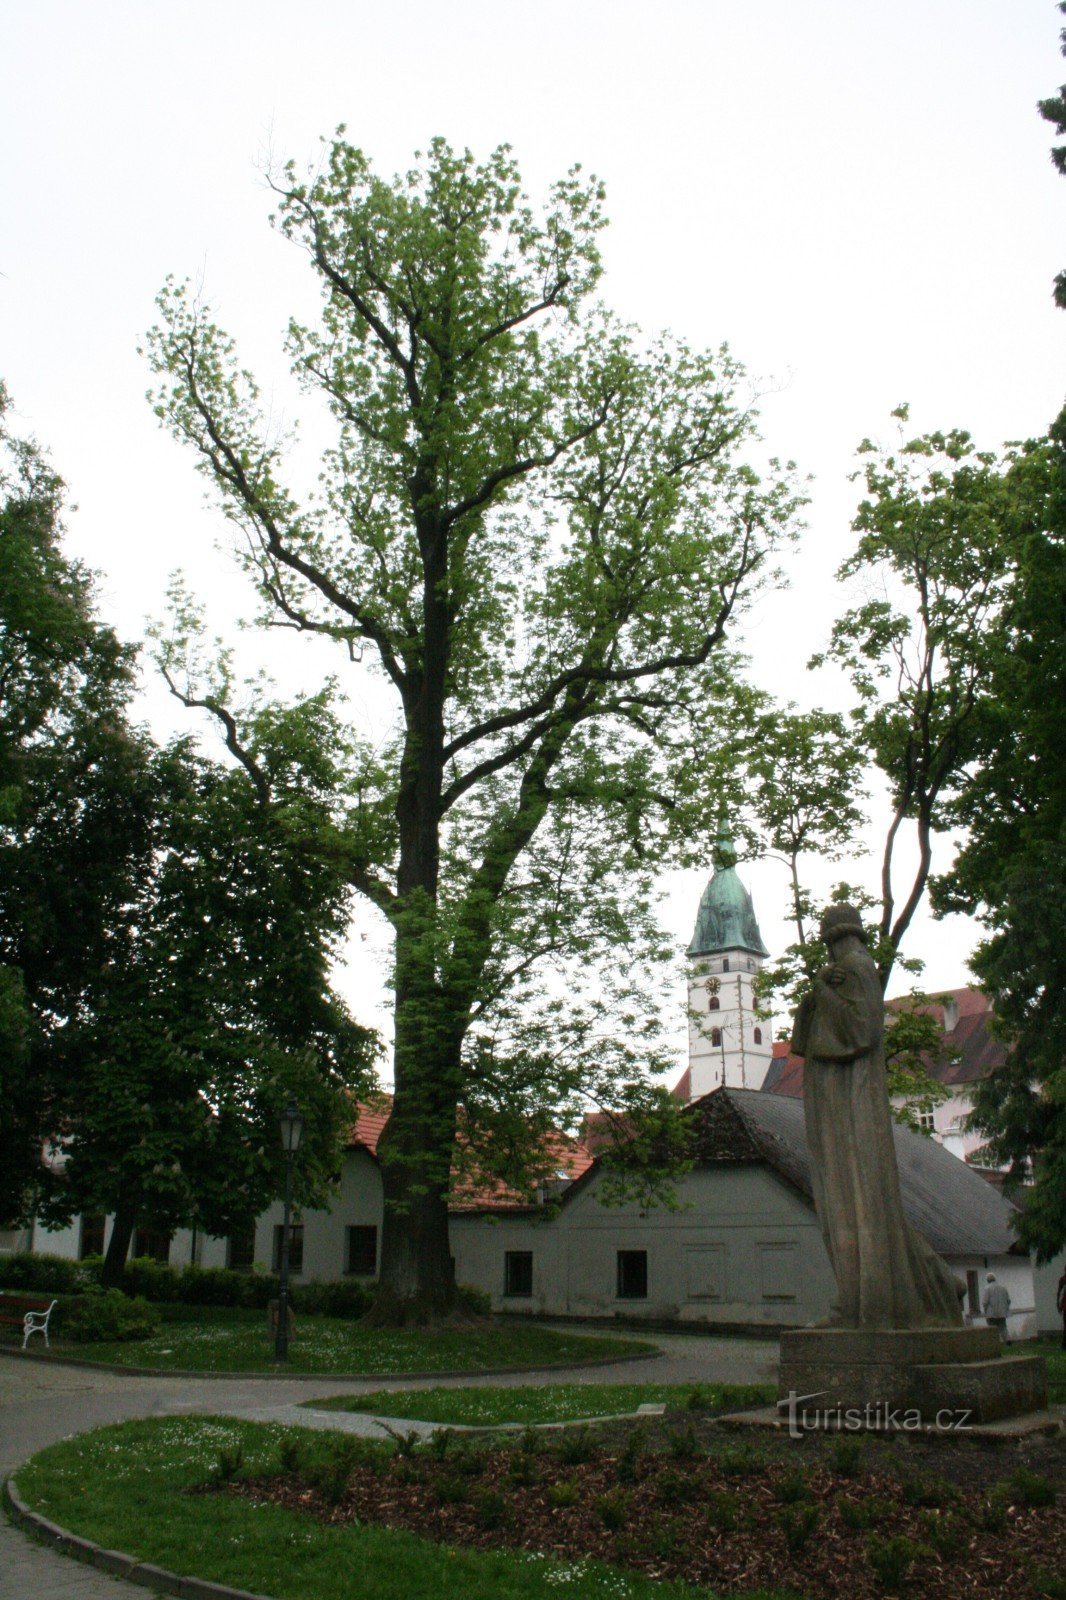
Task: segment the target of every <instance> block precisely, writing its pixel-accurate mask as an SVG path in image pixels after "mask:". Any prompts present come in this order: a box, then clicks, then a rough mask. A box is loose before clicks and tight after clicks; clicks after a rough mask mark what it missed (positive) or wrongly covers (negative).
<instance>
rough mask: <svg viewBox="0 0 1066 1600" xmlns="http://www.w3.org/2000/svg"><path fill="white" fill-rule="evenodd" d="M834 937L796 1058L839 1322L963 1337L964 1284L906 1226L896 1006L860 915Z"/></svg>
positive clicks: (832, 923) (798, 1028)
mask: <svg viewBox="0 0 1066 1600" xmlns="http://www.w3.org/2000/svg"><path fill="white" fill-rule="evenodd" d="M822 937H823V939H824V940H825V942H826V944H827V945H828V947H829V956H830V964H829V966H827V967H825V968H824V969H823V970H822V971H821V972H820V973H819V974H818V976H817V978H816V979H815V981H814V988H813V990H812V992H811V993H810V994H808V995H806V996H804V999H803V1000H802V1002H801V1004H800V1007H799V1010H798V1011H797V1013H796V1017H795V1023H794V1027H793V1037H792V1049H793V1050H794V1051H795V1053H796V1054H797V1055H801V1056H803V1057H804V1072H803V1104H804V1116H805V1120H806V1124H807V1145H808V1148H809V1151H810V1160H811V1183H812V1188H813V1191H814V1206H815V1211H816V1212H817V1214H818V1221H819V1224H820V1226H821V1230H822V1237H823V1239H824V1240H825V1247H826V1250H827V1251H828V1252H829V1260H830V1262H831V1263H832V1267H833V1272H834V1274H835V1276H836V1281H837V1297H838V1298H837V1304H836V1306H835V1307H834V1309H833V1314H832V1316H831V1318H830V1323H831V1324H832V1325H836V1326H839V1327H844V1328H931V1327H936V1328H957V1327H959V1326H960V1325H961V1323H962V1315H961V1311H960V1307H959V1293H958V1287H957V1285H956V1283H955V1280H954V1278H953V1277H952V1275H951V1273H950V1272H949V1271H948V1268H947V1267H946V1266H945V1264H944V1262H943V1261H942V1260H941V1259H940V1257H939V1256H938V1255H937V1254H936V1252H935V1251H934V1250H933V1249H932V1247H931V1246H930V1245H929V1244H927V1243H926V1241H925V1240H924V1239H923V1238H922V1237H921V1235H920V1234H918V1233H916V1232H915V1230H914V1229H913V1228H912V1227H911V1226H910V1224H909V1223H908V1222H907V1221H906V1219H905V1218H904V1215H903V1205H902V1201H901V1199H900V1188H899V1173H898V1171H897V1168H896V1152H895V1147H894V1144H893V1141H892V1118H891V1113H890V1111H889V1106H888V1089H887V1085H886V1081H885V1052H884V1013H885V1003H884V999H883V997H882V993H881V983H880V979H879V978H878V974H877V968H876V966H875V965H874V962H873V959H872V958H871V956H870V954H869V951H868V950H867V948H866V934H865V931H864V929H863V926H862V919H861V918H860V916H859V913H858V912H857V911H856V910H855V909H854V908H853V907H852V906H843V905H838V906H830V908H829V910H828V911H827V912H826V914H825V917H824V918H823V920H822Z"/></svg>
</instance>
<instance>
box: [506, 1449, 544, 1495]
mask: <svg viewBox="0 0 1066 1600" xmlns="http://www.w3.org/2000/svg"><path fill="white" fill-rule="evenodd" d="M507 1476H508V1477H509V1478H510V1480H511V1482H512V1483H520V1484H524V1485H526V1486H527V1487H528V1486H529V1485H531V1484H534V1483H536V1482H537V1480H538V1479H539V1477H540V1473H539V1472H538V1470H537V1458H536V1456H531V1455H530V1454H529V1452H528V1451H527V1450H516V1451H515V1452H514V1454H513V1455H512V1456H511V1459H510V1460H509V1461H508V1463H507Z"/></svg>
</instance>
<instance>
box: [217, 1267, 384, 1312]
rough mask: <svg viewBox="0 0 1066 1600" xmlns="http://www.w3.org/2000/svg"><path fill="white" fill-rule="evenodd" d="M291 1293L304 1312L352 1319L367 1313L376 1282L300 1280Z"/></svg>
mask: <svg viewBox="0 0 1066 1600" xmlns="http://www.w3.org/2000/svg"><path fill="white" fill-rule="evenodd" d="M238 1276H239V1274H238ZM291 1293H292V1304H293V1309H294V1310H295V1311H298V1312H299V1313H300V1315H301V1316H305V1317H342V1318H348V1319H349V1320H350V1321H352V1322H356V1321H358V1319H359V1318H360V1317H365V1316H366V1314H367V1312H368V1311H369V1310H370V1307H371V1305H372V1304H373V1299H374V1292H373V1285H371V1284H367V1283H365V1282H361V1281H360V1280H359V1279H358V1278H339V1279H337V1280H336V1281H334V1282H330V1283H299V1284H295V1285H294V1286H293V1288H292V1291H291ZM268 1298H269V1297H268Z"/></svg>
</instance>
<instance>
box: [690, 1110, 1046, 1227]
mask: <svg viewBox="0 0 1066 1600" xmlns="http://www.w3.org/2000/svg"><path fill="white" fill-rule="evenodd" d="M720 1101H724V1102H725V1103H726V1104H718V1105H716V1104H715V1102H720ZM726 1105H728V1108H729V1110H730V1111H731V1112H733V1113H734V1116H731V1117H729V1118H728V1122H729V1123H730V1124H731V1125H732V1127H733V1130H734V1131H735V1135H736V1137H735V1138H734V1139H732V1140H729V1143H730V1144H732V1145H733V1148H732V1150H731V1151H729V1152H728V1153H723V1154H722V1155H712V1154H711V1152H710V1150H709V1149H708V1150H707V1151H706V1154H703V1153H702V1152H701V1155H702V1159H707V1158H708V1156H709V1157H710V1159H711V1160H721V1159H724V1160H745V1159H747V1160H753V1159H754V1160H758V1159H762V1160H764V1161H766V1162H767V1163H768V1164H769V1165H770V1166H771V1167H773V1168H774V1170H775V1171H776V1172H778V1173H779V1174H780V1175H781V1176H782V1177H783V1178H785V1179H786V1181H787V1182H789V1183H791V1184H792V1185H793V1186H794V1187H795V1188H797V1189H799V1190H800V1191H801V1193H802V1194H804V1195H805V1196H806V1197H807V1199H810V1198H811V1168H810V1157H809V1155H808V1152H807V1130H806V1127H805V1125H804V1120H803V1101H802V1100H793V1099H785V1098H783V1097H782V1096H781V1095H776V1094H762V1093H760V1091H759V1090H757V1089H715V1090H713V1091H712V1093H711V1094H708V1095H704V1096H703V1098H702V1099H701V1100H697V1101H695V1102H694V1104H693V1107H692V1110H693V1112H694V1113H695V1114H697V1115H700V1116H706V1117H708V1118H709V1119H710V1120H711V1121H712V1122H720V1121H722V1120H723V1118H722V1113H723V1112H724V1111H725V1109H726ZM892 1132H893V1137H894V1139H895V1143H896V1162H897V1165H898V1167H899V1180H900V1190H901V1192H902V1197H903V1210H904V1214H905V1215H906V1218H907V1220H908V1222H909V1223H910V1224H911V1226H912V1227H914V1228H917V1229H918V1232H919V1233H921V1234H923V1235H924V1236H925V1238H926V1239H928V1241H929V1243H930V1244H931V1245H932V1246H933V1249H934V1250H936V1251H938V1252H939V1253H940V1254H941V1255H945V1256H966V1255H979V1256H994V1255H1006V1254H1007V1253H1008V1252H1009V1251H1015V1252H1021V1253H1024V1252H1023V1251H1022V1247H1021V1245H1019V1243H1018V1241H1017V1239H1016V1237H1015V1234H1014V1230H1013V1228H1012V1227H1011V1219H1012V1218H1014V1217H1016V1216H1017V1215H1018V1212H1017V1208H1016V1207H1015V1206H1012V1205H1011V1203H1010V1201H1009V1200H1006V1199H1004V1197H1003V1195H1002V1194H1001V1193H1000V1191H999V1190H998V1189H997V1188H995V1187H994V1186H993V1185H992V1184H990V1183H988V1182H986V1181H985V1179H984V1178H979V1177H978V1176H977V1174H976V1173H975V1172H973V1171H971V1169H970V1168H969V1167H968V1166H967V1165H966V1163H965V1162H964V1161H960V1160H959V1158H958V1157H957V1156H953V1155H952V1154H951V1152H950V1151H948V1150H945V1149H944V1147H943V1145H940V1144H938V1143H937V1142H936V1140H935V1139H932V1138H929V1137H928V1136H927V1135H925V1134H921V1133H915V1132H914V1130H913V1129H912V1128H905V1127H902V1126H901V1125H900V1124H898V1123H896V1124H894V1126H893V1130H892ZM749 1141H750V1144H749ZM701 1142H702V1141H701ZM745 1145H748V1149H747V1151H745V1149H744V1146H745Z"/></svg>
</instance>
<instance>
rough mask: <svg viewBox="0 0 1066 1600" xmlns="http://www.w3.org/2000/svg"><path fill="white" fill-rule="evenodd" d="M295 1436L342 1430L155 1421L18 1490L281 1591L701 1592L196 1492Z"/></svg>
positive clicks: (340, 1599) (42, 1506)
mask: <svg viewBox="0 0 1066 1600" xmlns="http://www.w3.org/2000/svg"><path fill="white" fill-rule="evenodd" d="M286 1433H288V1434H290V1435H292V1434H297V1435H298V1436H299V1437H300V1439H301V1441H302V1449H303V1451H304V1452H305V1455H306V1457H307V1458H308V1459H310V1458H311V1456H312V1455H313V1453H314V1452H316V1451H319V1452H323V1453H325V1452H326V1451H327V1450H328V1449H329V1446H330V1441H331V1440H332V1439H334V1438H335V1435H332V1434H329V1433H319V1432H314V1433H311V1432H308V1431H306V1430H298V1429H283V1428H278V1427H272V1426H267V1425H264V1424H259V1423H241V1422H235V1421H230V1420H229V1419H224V1418H201V1417H195V1418H194V1417H167V1418H153V1419H151V1420H150V1421H147V1422H128V1423H123V1424H121V1425H119V1426H118V1427H111V1428H101V1429H98V1430H97V1431H96V1432H95V1433H90V1434H82V1435H81V1436H80V1437H78V1438H75V1439H69V1440H65V1441H64V1442H63V1443H61V1444H57V1445H53V1446H52V1447H51V1448H50V1449H48V1450H44V1451H42V1452H41V1454H40V1455H38V1456H35V1457H34V1459H33V1460H32V1461H31V1462H29V1463H28V1464H27V1465H26V1466H24V1467H20V1468H19V1472H18V1479H17V1481H18V1487H19V1491H20V1493H21V1494H22V1496H23V1498H24V1499H25V1501H26V1502H27V1504H29V1505H31V1506H32V1507H33V1508H34V1509H35V1510H38V1511H40V1512H42V1513H43V1514H44V1515H45V1516H47V1517H49V1518H51V1519H52V1520H53V1521H55V1522H58V1523H59V1524H60V1526H62V1527H65V1528H67V1529H69V1530H70V1531H72V1532H74V1533H78V1534H80V1535H81V1536H82V1537H83V1538H88V1539H92V1540H94V1541H95V1542H96V1543H97V1544H101V1545H104V1546H107V1547H109V1548H111V1549H118V1550H125V1551H127V1552H128V1553H129V1554H131V1555H134V1556H136V1557H137V1558H138V1559H139V1560H142V1561H152V1562H155V1563H156V1564H157V1565H159V1566H163V1567H167V1568H169V1569H170V1570H171V1571H175V1572H180V1573H182V1574H183V1575H191V1576H196V1577H200V1578H209V1579H211V1580H213V1581H214V1582H216V1583H228V1584H233V1585H235V1586H237V1587H239V1588H244V1589H251V1590H254V1591H255V1592H256V1593H260V1594H265V1595H271V1596H275V1597H277V1600H695V1597H696V1594H697V1591H695V1590H693V1589H691V1588H687V1587H685V1586H684V1585H681V1584H675V1583H666V1582H662V1583H657V1582H652V1581H650V1580H648V1579H645V1578H642V1577H639V1576H636V1575H632V1574H629V1573H625V1572H622V1571H620V1570H619V1569H617V1568H614V1567H608V1566H602V1565H598V1564H596V1563H593V1562H588V1561H570V1562H560V1561H556V1560H553V1559H551V1558H549V1557H546V1556H542V1555H539V1554H537V1553H536V1552H532V1551H528V1552H527V1551H503V1550H500V1551H477V1550H469V1549H463V1548H453V1547H450V1546H447V1545H435V1544H431V1543H429V1542H428V1541H426V1540H422V1539H418V1538H415V1537H414V1536H412V1535H410V1534H407V1533H401V1532H392V1531H390V1530H388V1529H385V1528H377V1527H373V1526H364V1527H359V1526H341V1527H338V1528H331V1527H328V1526H325V1525H323V1524H321V1523H319V1522H316V1521H315V1520H314V1519H313V1518H311V1517H304V1516H301V1515H299V1514H298V1513H295V1512H292V1511H288V1510H285V1509H283V1508H280V1507H276V1506H272V1505H267V1504H263V1503H254V1502H250V1501H248V1500H244V1499H237V1498H229V1497H228V1496H225V1495H218V1496H202V1495H196V1496H193V1495H186V1494H183V1493H182V1490H183V1489H186V1488H187V1487H188V1486H190V1485H192V1484H195V1483H197V1482H202V1481H203V1480H204V1478H205V1477H206V1475H207V1474H208V1473H209V1472H210V1470H211V1468H212V1467H213V1466H214V1465H215V1463H216V1462H217V1460H218V1457H219V1452H220V1451H221V1450H223V1449H230V1450H232V1449H233V1448H234V1447H236V1446H240V1447H241V1448H242V1449H243V1452H244V1468H245V1470H247V1471H250V1472H256V1471H259V1472H263V1471H271V1470H276V1469H277V1466H278V1461H279V1454H278V1452H279V1444H280V1440H281V1438H282V1437H283V1436H284V1435H285V1434H286ZM748 1600H756V1597H754V1596H749V1597H748ZM766 1600H770V1597H766Z"/></svg>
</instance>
